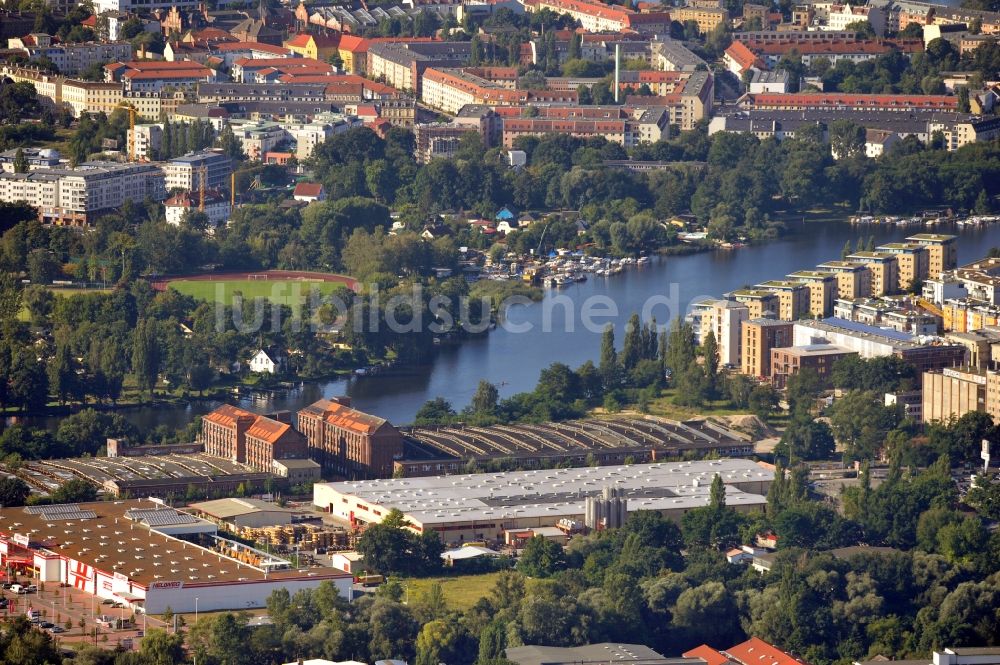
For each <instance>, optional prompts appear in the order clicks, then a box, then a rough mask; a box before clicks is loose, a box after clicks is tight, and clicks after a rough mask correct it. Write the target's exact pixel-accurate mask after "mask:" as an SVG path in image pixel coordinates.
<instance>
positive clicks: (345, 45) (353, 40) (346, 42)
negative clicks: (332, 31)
mask: <svg viewBox="0 0 1000 665" xmlns="http://www.w3.org/2000/svg"><path fill="white" fill-rule="evenodd" d="M370 45H371V42H370V41H368V40H367V39H365V38H364V37H358V36H357V35H343V36H341V38H340V44H339V45H338V46H337V48H338V49H340V50H341V51H350V52H351V53H367V52H368V47H369V46H370Z"/></svg>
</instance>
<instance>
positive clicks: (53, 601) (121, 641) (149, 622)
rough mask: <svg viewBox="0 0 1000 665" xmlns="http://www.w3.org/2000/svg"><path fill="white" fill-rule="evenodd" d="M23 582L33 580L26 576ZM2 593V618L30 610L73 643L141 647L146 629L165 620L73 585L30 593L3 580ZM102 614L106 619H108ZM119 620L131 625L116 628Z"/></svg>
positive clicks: (38, 620)
mask: <svg viewBox="0 0 1000 665" xmlns="http://www.w3.org/2000/svg"><path fill="white" fill-rule="evenodd" d="M21 584H22V585H25V586H26V585H28V584H29V582H27V581H24V580H22V581H21ZM3 587H4V588H3V590H2V596H0V605H3V607H0V618H4V619H6V618H10V617H14V616H16V615H19V614H21V615H26V614H27V613H28V612H29V610H30V611H31V613H32V616H33V617H34V618H33V620H32V623H35V624H36V625H38V626H39V627H40V628H42V629H43V630H46V631H47V632H49V633H50V634H51V635H52V636H53V638H54V639H55V640H56V641H57V642H58V643H64V644H73V643H80V642H93V643H96V644H98V645H99V646H107V647H116V646H120V647H122V648H124V649H137V648H138V647H139V642H140V641H141V639H142V636H143V635H144V634H145V630H146V629H148V628H154V627H155V628H163V627H165V624H164V622H163V621H162V620H160V619H158V618H156V617H146V616H145V615H144V614H142V613H136V614H135V616H134V619H135V622H134V624H132V623H131V620H132V619H133V611H132V610H131V609H130V608H128V607H124V606H121V605H122V604H120V603H119V606H118V607H115V606H114V605H112V604H110V602H109V601H102V599H100V598H97V597H96V596H93V595H91V594H88V593H85V592H84V591H80V590H79V589H74V588H73V587H69V586H60V585H58V584H53V583H47V584H46V583H43V584H39V585H37V587H38V588H37V590H36V591H33V592H30V593H15V592H14V591H13V590H12V589H10V588H9V587H10V584H9V583H4V584H3ZM100 617H103V618H104V619H106V620H105V621H104V622H101V621H100V620H99V618H100ZM115 623H119V624H122V623H129V624H130V625H129V627H128V628H115V627H114V626H113V624H115Z"/></svg>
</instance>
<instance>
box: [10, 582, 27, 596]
mask: <svg viewBox="0 0 1000 665" xmlns="http://www.w3.org/2000/svg"><path fill="white" fill-rule="evenodd" d="M10 590H11V593H16V594H18V595H21V594H24V593H28V590H27V589H26V588H24V587H23V586H21V585H20V584H12V585H11V586H10Z"/></svg>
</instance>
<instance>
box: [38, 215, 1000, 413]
mask: <svg viewBox="0 0 1000 665" xmlns="http://www.w3.org/2000/svg"><path fill="white" fill-rule="evenodd" d="M923 230H924V229H922V228H918V227H905V228H900V227H896V226H888V225H872V226H851V225H849V224H847V223H846V222H845V223H809V224H804V225H799V226H798V227H797V228H793V229H790V231H791V232H790V233H789V234H788V235H787V236H786V237H785V238H783V239H781V240H777V241H772V242H767V243H763V244H759V245H753V246H750V247H744V248H741V249H738V250H728V251H727V250H719V251H713V252H702V253H698V254H691V255H687V256H671V257H664V258H658V259H655V260H654V261H653V262H651V263H650V264H648V265H645V266H639V267H633V269H631V270H628V271H626V272H625V273H623V274H620V275H615V276H610V277H598V276H595V275H591V276H590V278H589V279H588V280H587V281H586V282H581V283H576V284H573V285H571V286H569V287H567V288H563V289H559V290H552V289H549V290H547V291H546V295H545V299H544V300H543V301H542V302H541V303H532V304H530V305H523V306H522V305H516V306H514V307H513V308H512V311H511V312H510V313H509V315H508V316H509V320H510V321H511V322H516V323H519V324H520V323H529V324H531V330H530V331H529V332H525V333H515V332H511V331H509V330H506V329H504V328H503V327H498V328H497V329H495V330H493V331H491V332H490V333H489V334H487V335H484V336H481V337H479V338H475V339H470V340H467V341H464V342H462V343H461V344H457V345H454V346H446V347H443V348H442V349H441V351H440V352H439V353H438V354H437V356H436V357H435V358H434V360H433V362H432V363H431V364H429V365H426V366H421V367H412V368H407V369H405V370H401V371H398V372H393V373H387V374H381V375H375V376H363V377H361V376H359V377H352V378H350V379H338V380H334V381H327V382H321V383H311V384H305V385H303V386H302V387H301V388H297V389H295V390H291V391H289V392H287V393H284V394H280V395H276V396H273V397H266V396H254V397H252V398H251V397H244V398H241V399H240V400H239V402H240V404H241V405H242V406H244V407H247V408H251V409H254V410H258V411H261V412H265V411H274V410H281V409H288V410H291V411H293V412H294V411H296V410H298V409H299V408H301V407H303V406H305V405H307V404H310V403H312V402H313V401H315V400H317V399H319V398H321V397H324V396H333V395H345V394H346V395H349V396H350V397H351V398H352V400H353V404H354V406H355V407H357V408H359V409H361V410H363V411H366V412H368V413H373V414H376V415H379V416H381V417H384V418H387V419H389V420H390V421H391V422H393V423H396V424H405V423H408V422H411V421H412V419H413V417H414V415H415V414H416V412H417V410H418V409H419V408H420V406H421V405H422V404H423V403H424V402H425V401H427V400H429V399H433V398H435V397H443V398H445V399H446V400H448V401H449V402H451V403H452V405H453V406H454V407H455V408H456V409H461V408H463V407H465V406H466V405H467V404H468V403H469V400H470V399H471V397H472V395H473V393H474V392H475V390H476V385H477V384H478V383H479V381H480V379H487V380H489V381H491V382H493V383H495V384H497V386H498V387H499V390H500V394H501V396H502V397H509V396H510V395H512V394H514V393H517V392H521V391H529V390H532V389H533V388H534V386H535V382H536V381H537V379H538V373H539V371H540V370H541V369H542V368H544V367H546V366H547V365H549V364H550V363H553V362H562V363H566V364H567V365H569V366H570V367H574V368H575V367H578V366H579V365H580V364H581V363H583V362H584V361H586V360H588V359H590V360H593V361H594V362H597V359H598V356H599V354H600V344H601V340H600V337H601V336H600V331H599V330H597V331H596V332H592V331H589V330H587V329H585V328H584V326H583V325H581V322H580V304H581V303H582V302H583V301H585V300H586V299H587V298H588V297H590V296H595V295H604V296H607V297H608V298H610V299H611V300H613V301H614V302H615V304H616V306H617V317H616V318H614V319H611V320H612V321H613V322H614V324H615V327H616V334H617V335H618V340H619V343H620V341H621V331H622V329H623V327H624V325H625V323H626V322H627V320H628V317H629V316H630V315H631V313H632V312H633V311H641V309H642V307H643V306H644V304H645V303H647V301H649V299H650V298H652V297H655V296H668V297H669V296H670V294H671V293H672V291H671V288H672V287H671V285H673V284H676V287H673V288H674V289H675V291H674V292H675V293H676V294H677V296H678V297H677V302H678V303H679V304H680V306H681V307H682V308H683V309H684V310H685V311H686V308H687V307H688V305H690V304H691V303H692V302H695V301H697V300H700V299H701V298H702V297H705V296H719V295H721V294H722V293H724V292H727V291H731V290H733V289H736V288H740V287H741V286H743V285H746V284H755V283H758V282H761V281H764V280H767V279H779V278H782V277H784V276H785V275H787V274H788V273H791V272H794V271H796V270H801V269H808V268H812V267H814V266H815V265H817V264H819V263H822V262H823V261H827V260H831V259H839V258H840V253H841V250H842V248H843V247H844V243H845V242H847V241H850V242H851V244H852V247H853V245H854V243H855V242H856V240H857V238H858V237H864V238H867V237H868V236H869V235H874V236H875V241H876V243H882V242H890V241H893V240H901V239H902V238H904V237H906V236H908V235H912V234H914V233H918V232H921V231H923ZM934 230H935V231H938V232H943V233H957V234H958V235H959V236H960V240H959V246H958V253H959V263H960V264H961V263H963V262H968V261H972V260H974V259H976V258H979V257H981V256H983V255H984V254H985V253H986V252H987V251H988V250H989V248H990V247H994V246H1000V225H993V226H987V227H985V228H968V227H966V228H964V229H955V228H954V227H950V226H944V227H935V229H934ZM558 296H568V297H569V298H570V299H572V300H573V302H574V304H575V308H574V309H575V311H574V312H573V314H572V316H573V321H572V322H573V326H572V328H570V326H569V325H568V324H567V319H566V310H565V309H564V308H563V307H553V306H552V302H551V301H552V299H553V298H555V297H558ZM546 312H549V313H550V315H551V326H550V328H551V332H545V331H544V330H542V323H543V316H545V315H546ZM678 313H681V314H683V313H684V311H682V312H669V314H668V312H667V309H666V308H664V307H662V306H661V307H656V308H654V309H653V314H654V316H656V317H657V319H658V320H659V321H660V322H661V323H663V322H665V320H666V318H667V316H668V315H669V316H671V317H673V316H676V315H677V314H678ZM606 320H607V319H601V321H602V325H603V322H604V321H606ZM216 406H218V402H213V401H198V402H193V403H191V404H189V405H186V406H174V407H169V406H168V407H155V408H138V409H129V410H125V411H123V412H122V414H123V415H124V416H125V417H126V418H128V419H129V420H131V421H133V422H134V423H136V424H137V425H138V426H139V427H140V429H141V430H143V431H146V430H148V429H152V428H154V427H156V426H158V425H161V424H163V425H167V426H169V427H181V426H183V425H185V424H187V423H188V422H190V420H191V419H192V418H194V417H195V416H197V415H200V414H203V413H207V412H208V411H210V410H211V409H213V408H215V407H216ZM32 423H33V424H36V425H39V426H47V427H52V428H54V427H56V426H57V423H58V418H54V417H53V418H39V419H32Z"/></svg>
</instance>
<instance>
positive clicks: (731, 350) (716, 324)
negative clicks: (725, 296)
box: [691, 300, 750, 367]
mask: <svg viewBox="0 0 1000 665" xmlns="http://www.w3.org/2000/svg"><path fill="white" fill-rule="evenodd" d="M692 310H693V311H692V316H691V318H692V325H693V326H694V329H695V334H696V335H698V343H699V344H704V343H705V340H706V339H707V338H708V333H709V332H711V333H714V334H715V341H716V342H717V343H718V345H719V364H720V365H732V366H734V367H739V366H740V358H741V356H742V344H743V336H742V326H743V322H744V321H747V320H749V318H750V308H749V307H747V306H746V305H744V304H742V303H738V302H735V301H733V300H703V301H701V302H699V303H696V304H695V305H693V307H692Z"/></svg>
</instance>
